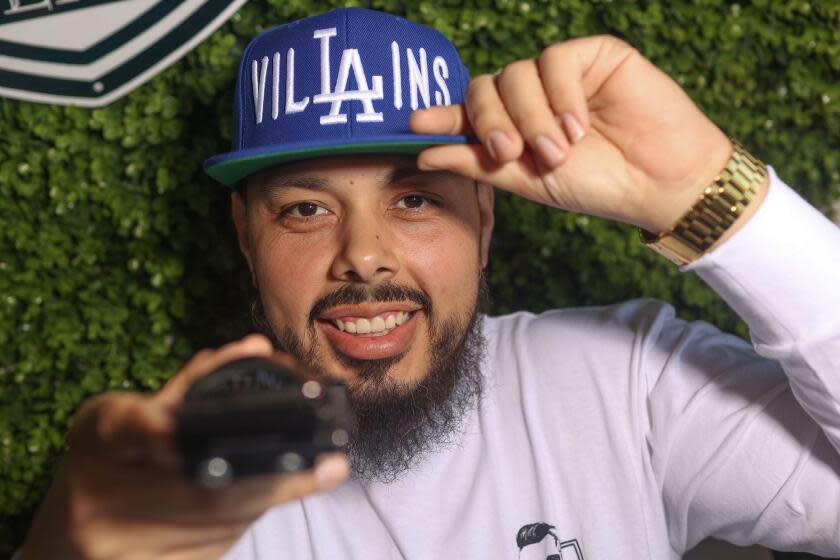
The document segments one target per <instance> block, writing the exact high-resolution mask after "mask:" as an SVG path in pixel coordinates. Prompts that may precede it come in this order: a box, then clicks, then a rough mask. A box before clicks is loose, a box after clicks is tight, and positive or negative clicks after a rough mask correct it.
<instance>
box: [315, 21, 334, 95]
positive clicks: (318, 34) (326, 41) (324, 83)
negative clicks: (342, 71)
mask: <svg viewBox="0 0 840 560" xmlns="http://www.w3.org/2000/svg"><path fill="white" fill-rule="evenodd" d="M336 33H338V32H337V31H336V29H335V27H330V28H329V29H316V30H315V33H313V37H315V38H316V39H320V40H321V95H327V94H328V93H330V37H335V36H336Z"/></svg>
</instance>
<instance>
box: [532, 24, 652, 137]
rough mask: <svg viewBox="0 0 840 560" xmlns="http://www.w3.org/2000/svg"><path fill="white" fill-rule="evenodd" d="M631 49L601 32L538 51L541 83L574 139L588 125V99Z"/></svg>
mask: <svg viewBox="0 0 840 560" xmlns="http://www.w3.org/2000/svg"><path fill="white" fill-rule="evenodd" d="M633 52H635V51H634V50H633V48H632V47H630V46H629V45H628V44H626V43H624V42H623V41H621V40H619V39H616V38H615V37H609V36H606V35H603V36H598V37H586V38H581V39H572V40H569V41H564V42H562V43H557V44H555V45H552V46H550V47H548V48H546V49H545V50H544V51H543V52H542V54H541V55H540V58H539V61H538V64H539V70H540V75H541V76H542V82H543V87H544V88H545V92H546V94H547V96H548V100H549V103H550V104H551V108H552V110H553V111H554V113H555V114H557V115H560V116H561V119H562V122H563V126H564V129H565V131H566V134H568V136H569V139H570V140H571V141H572V142H573V143H575V142H579V141H580V140H582V139H583V137H584V136H585V134H586V133H587V132H588V131H589V128H590V125H591V121H590V115H589V107H588V105H587V100H588V99H590V98H591V97H593V96H595V95H596V93H597V92H598V90H599V88H600V87H601V85H603V84H604V83H605V82H606V81H607V79H608V78H609V77H610V76H611V75H612V74H613V72H614V71H615V70H616V69H617V68H618V67H619V66H620V64H621V61H623V60H624V59H625V56H626V55H629V54H631V53H633Z"/></svg>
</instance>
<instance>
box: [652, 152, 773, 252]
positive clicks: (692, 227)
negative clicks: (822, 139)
mask: <svg viewBox="0 0 840 560" xmlns="http://www.w3.org/2000/svg"><path fill="white" fill-rule="evenodd" d="M766 178H767V170H766V169H765V167H764V164H763V163H762V162H761V161H759V160H758V159H756V158H755V157H753V156H752V155H751V154H750V153H749V152H747V151H746V150H745V149H744V148H743V146H741V145H740V144H738V143H737V142H734V141H733V143H732V156H731V157H730V158H729V161H728V162H727V164H726V167H724V168H723V171H721V172H720V174H719V175H718V177H717V178H716V179H715V180H714V182H713V183H712V184H711V185H709V186H708V187H706V190H705V191H703V194H701V195H700V200H699V201H698V202H697V203H696V204H695V205H694V206H692V207H691V209H690V210H689V211H688V212H687V213H686V214H685V215H684V216H683V217H682V218H680V219H679V220H678V221H677V223H676V224H674V225H673V226H672V227H671V228H670V229H668V230H666V231H664V232H663V233H661V234H659V235H656V234H654V233H651V232H649V231H646V230H643V229H640V230H639V232H640V234H641V237H642V241H644V242H645V243H646V244H647V246H648V247H650V248H651V249H653V250H654V251H656V252H657V253H659V254H660V255H662V256H664V257H665V258H667V259H669V260H670V261H671V262H673V263H675V264H677V265H679V266H682V265H686V264H688V263H690V262H692V261H694V260H696V259H697V258H699V257H700V256H701V255H702V254H704V253H705V252H706V251H708V250H709V247H711V246H712V245H714V244H715V242H716V241H717V240H718V239H720V238H721V236H723V234H724V232H726V230H727V229H729V227H730V226H732V224H733V223H735V221H736V220H737V219H738V218H739V217H740V216H741V214H743V213H744V210H745V209H746V208H747V206H748V205H749V204H750V202H751V201H752V200H753V199H754V198H755V196H756V195H757V194H758V190H759V189H760V188H761V186H762V185H763V184H764V181H765V180H766Z"/></svg>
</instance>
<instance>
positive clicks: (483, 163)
mask: <svg viewBox="0 0 840 560" xmlns="http://www.w3.org/2000/svg"><path fill="white" fill-rule="evenodd" d="M528 165H530V166H531V168H533V160H532V159H531V158H530V156H529V154H527V153H526V154H524V155H523V157H522V158H520V159H519V160H517V161H510V162H507V163H505V164H502V165H499V164H498V163H496V162H495V161H494V160H493V159H492V158H491V157H490V155H489V154H487V152H486V150H484V149H482V148H481V147H480V146H476V145H474V144H471V145H465V144H451V145H446V146H435V147H432V148H427V149H425V150H423V151H422V152H421V153H420V155H419V156H418V158H417V167H418V168H420V169H425V170H431V169H445V170H447V171H451V172H453V173H456V174H458V175H461V176H464V177H469V178H471V179H474V180H476V181H479V182H483V183H489V184H491V185H494V186H497V187H500V188H503V189H506V190H511V191H514V192H516V191H515V189H516V188H517V186H520V187H522V188H525V187H526V186H527V185H528V184H529V183H530V182H531V180H532V176H531V175H532V174H533V171H532V172H530V175H529V172H528ZM517 194H520V195H522V196H528V194H527V193H524V192H518V193H517ZM530 198H533V197H530Z"/></svg>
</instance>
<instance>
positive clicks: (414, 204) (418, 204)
mask: <svg viewBox="0 0 840 560" xmlns="http://www.w3.org/2000/svg"><path fill="white" fill-rule="evenodd" d="M429 202H431V200H430V199H428V198H427V197H425V196H421V195H419V194H410V195H408V196H404V197H402V198H401V199H399V201H397V208H402V209H406V210H416V209H418V208H422V207H423V206H424V205H426V204H427V203H429Z"/></svg>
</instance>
